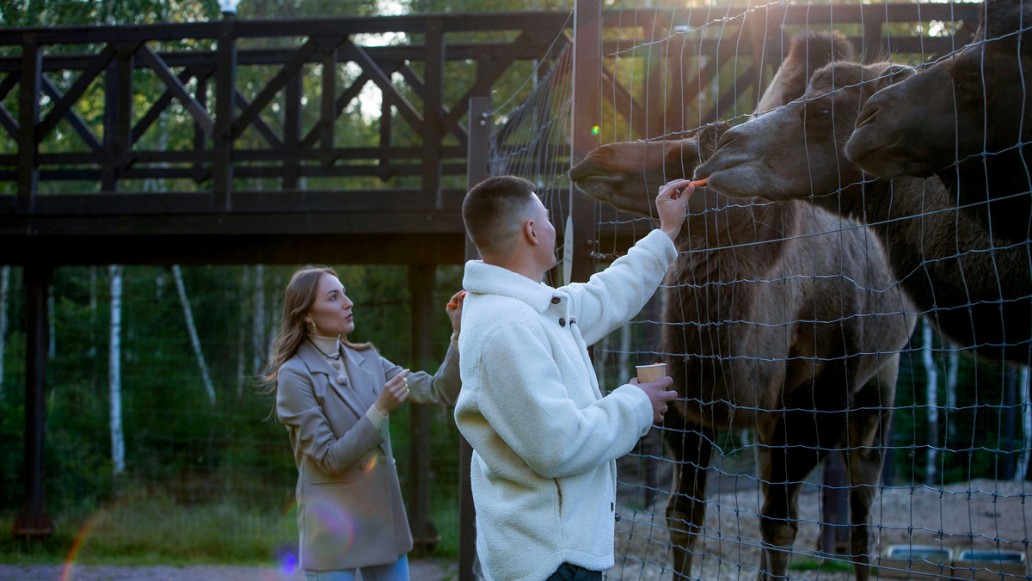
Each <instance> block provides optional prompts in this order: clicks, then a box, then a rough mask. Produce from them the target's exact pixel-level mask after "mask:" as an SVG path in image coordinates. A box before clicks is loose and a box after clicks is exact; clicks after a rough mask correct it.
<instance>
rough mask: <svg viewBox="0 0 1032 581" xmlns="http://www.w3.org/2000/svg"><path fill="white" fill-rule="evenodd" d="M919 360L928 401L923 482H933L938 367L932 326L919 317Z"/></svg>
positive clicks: (936, 440)
mask: <svg viewBox="0 0 1032 581" xmlns="http://www.w3.org/2000/svg"><path fill="white" fill-rule="evenodd" d="M921 360H922V361H923V362H924V368H925V394H926V400H927V402H928V408H927V409H928V453H927V455H926V456H925V484H935V482H936V477H937V475H938V470H937V466H936V462H937V460H938V456H939V448H938V446H939V397H938V392H939V390H938V386H939V367H938V366H937V365H936V363H935V357H934V354H933V351H932V326H931V325H930V324H928V320H927V319H921Z"/></svg>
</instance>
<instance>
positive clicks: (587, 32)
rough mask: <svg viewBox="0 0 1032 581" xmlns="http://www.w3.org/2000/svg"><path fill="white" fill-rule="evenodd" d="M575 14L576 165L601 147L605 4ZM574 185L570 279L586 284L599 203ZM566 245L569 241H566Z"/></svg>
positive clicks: (585, 4) (583, 1) (589, 3)
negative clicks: (596, 206)
mask: <svg viewBox="0 0 1032 581" xmlns="http://www.w3.org/2000/svg"><path fill="white" fill-rule="evenodd" d="M573 10H574V14H573V112H572V117H573V119H572V125H573V127H572V133H571V135H572V141H573V144H572V146H573V155H572V159H571V166H572V164H573V163H576V162H577V161H579V160H581V159H583V158H584V156H585V155H586V154H587V153H589V152H590V151H591V150H593V149H595V148H596V147H598V144H599V140H598V133H599V117H600V109H601V101H600V96H599V86H600V84H601V82H602V3H601V0H577V1H576V3H575V5H574V9H573ZM575 189H576V188H574V187H573V185H572V184H571V185H570V204H569V208H570V212H571V214H572V224H573V228H572V230H573V232H566V233H564V235H563V236H564V240H565V237H566V236H573V245H572V248H573V268H572V270H571V276H570V280H568V281H565V282H567V283H569V282H574V281H580V282H583V281H586V280H588V277H590V276H591V275H592V274H593V273H594V272H595V261H594V257H593V253H594V250H595V238H596V233H595V202H594V200H592V199H591V198H589V197H587V196H585V195H584V194H582V193H580V192H579V191H575ZM564 244H565V242H564Z"/></svg>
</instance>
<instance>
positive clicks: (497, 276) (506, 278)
mask: <svg viewBox="0 0 1032 581" xmlns="http://www.w3.org/2000/svg"><path fill="white" fill-rule="evenodd" d="M462 288H464V289H466V291H467V292H471V293H479V294H488V295H500V296H503V297H510V298H514V299H516V300H518V301H522V302H524V303H527V304H528V305H530V307H531V308H533V309H534V310H535V311H537V312H539V313H543V312H545V310H547V309H548V306H549V304H551V302H552V297H554V296H556V295H557V294H558V293H557V292H556V290H555V289H554V288H552V287H550V286H548V285H547V284H545V283H542V282H534V281H533V280H531V279H529V278H527V277H525V276H523V275H522V274H519V273H516V272H513V271H511V270H509V269H507V268H503V267H501V266H495V265H493V264H487V263H485V262H484V261H482V260H471V261H469V262H467V263H466V272H465V275H464V276H463V277H462Z"/></svg>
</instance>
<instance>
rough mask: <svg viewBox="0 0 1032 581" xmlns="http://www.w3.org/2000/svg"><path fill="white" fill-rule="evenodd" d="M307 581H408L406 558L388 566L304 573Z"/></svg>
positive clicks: (403, 556)
mask: <svg viewBox="0 0 1032 581" xmlns="http://www.w3.org/2000/svg"><path fill="white" fill-rule="evenodd" d="M305 579H306V580H307V581H356V580H358V579H361V580H362V581H409V568H408V557H407V556H405V555H402V557H401V558H400V559H398V560H397V561H395V562H393V563H391V564H390V565H377V566H376V567H360V568H358V569H345V570H340V571H305Z"/></svg>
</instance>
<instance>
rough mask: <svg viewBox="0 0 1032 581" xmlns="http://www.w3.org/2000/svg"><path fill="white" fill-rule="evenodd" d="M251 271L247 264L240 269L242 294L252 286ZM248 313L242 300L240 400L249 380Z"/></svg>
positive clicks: (238, 370)
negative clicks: (245, 327) (245, 329)
mask: <svg viewBox="0 0 1032 581" xmlns="http://www.w3.org/2000/svg"><path fill="white" fill-rule="evenodd" d="M250 273H251V270H250V268H249V267H248V266H247V265H246V264H245V265H244V267H243V268H241V269H240V293H241V294H243V293H246V292H247V289H248V288H249V287H250V286H251V276H250ZM247 314H248V311H247V301H240V311H239V316H240V321H239V323H238V324H237V326H236V328H237V356H236V384H237V389H236V395H237V399H238V400H239V399H241V398H242V397H244V383H246V381H247V377H246V376H247V370H246V369H245V367H246V366H247V364H246V363H245V362H246V361H247V347H246V344H247V338H246V336H245V335H246V333H245V332H244V321H246V320H247Z"/></svg>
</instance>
